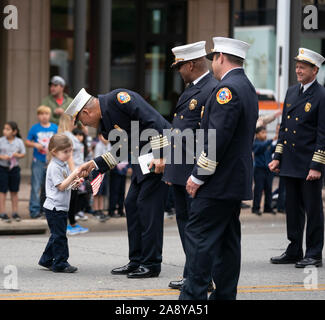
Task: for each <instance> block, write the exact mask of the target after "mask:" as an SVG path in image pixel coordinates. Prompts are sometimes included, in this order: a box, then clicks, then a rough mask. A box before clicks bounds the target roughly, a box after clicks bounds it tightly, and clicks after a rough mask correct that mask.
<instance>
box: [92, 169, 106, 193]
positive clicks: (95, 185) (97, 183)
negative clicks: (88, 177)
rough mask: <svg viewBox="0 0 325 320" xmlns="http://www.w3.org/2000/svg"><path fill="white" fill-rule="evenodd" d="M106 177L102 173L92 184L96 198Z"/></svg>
mask: <svg viewBox="0 0 325 320" xmlns="http://www.w3.org/2000/svg"><path fill="white" fill-rule="evenodd" d="M104 176H105V173H104V174H102V173H100V174H99V175H98V176H97V177H96V178H95V179H94V180H93V181H92V182H91V183H90V184H91V187H92V189H93V195H94V196H96V195H97V193H98V191H99V188H100V186H101V184H102V182H103V180H104Z"/></svg>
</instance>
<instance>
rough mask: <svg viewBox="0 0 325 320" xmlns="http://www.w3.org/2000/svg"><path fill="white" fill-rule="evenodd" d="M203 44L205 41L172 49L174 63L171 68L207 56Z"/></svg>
mask: <svg viewBox="0 0 325 320" xmlns="http://www.w3.org/2000/svg"><path fill="white" fill-rule="evenodd" d="M205 44H206V41H200V42H195V43H190V44H187V45H185V46H179V47H175V48H173V49H172V52H173V53H174V55H175V62H174V63H173V64H172V67H175V66H176V65H177V64H179V63H182V62H186V61H191V60H194V59H198V58H202V57H205V56H206V54H207V53H206V50H205Z"/></svg>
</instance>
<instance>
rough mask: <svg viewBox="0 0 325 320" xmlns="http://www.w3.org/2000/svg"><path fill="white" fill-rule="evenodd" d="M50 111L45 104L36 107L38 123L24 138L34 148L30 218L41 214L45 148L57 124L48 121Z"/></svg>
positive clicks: (44, 174)
mask: <svg viewBox="0 0 325 320" xmlns="http://www.w3.org/2000/svg"><path fill="white" fill-rule="evenodd" d="M51 112H52V111H51V109H50V108H49V107H46V106H40V107H39V108H38V109H37V118H38V121H39V123H37V124H35V125H34V126H32V127H31V129H30V130H29V133H28V136H27V140H26V146H27V147H28V148H34V152H33V163H32V177H31V187H32V188H31V194H30V201H29V212H30V216H31V218H32V219H37V218H40V217H41V216H42V204H41V199H40V191H41V187H42V185H44V184H45V176H46V155H47V148H48V144H49V142H50V139H51V138H52V136H54V135H55V134H56V133H57V131H58V126H57V125H56V124H54V123H51V122H50V117H51Z"/></svg>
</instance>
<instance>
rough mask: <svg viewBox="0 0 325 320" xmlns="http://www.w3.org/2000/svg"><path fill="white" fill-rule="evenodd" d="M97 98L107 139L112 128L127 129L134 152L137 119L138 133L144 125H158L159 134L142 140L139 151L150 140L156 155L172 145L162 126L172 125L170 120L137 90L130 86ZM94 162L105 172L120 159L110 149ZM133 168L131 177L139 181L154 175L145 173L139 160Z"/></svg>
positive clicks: (154, 126) (103, 131)
mask: <svg viewBox="0 0 325 320" xmlns="http://www.w3.org/2000/svg"><path fill="white" fill-rule="evenodd" d="M98 99H99V103H100V109H101V113H102V119H101V122H100V130H101V133H102V135H103V136H104V138H105V139H108V135H109V133H110V131H111V130H114V129H117V130H124V131H125V132H126V133H127V135H128V147H129V150H128V152H129V153H132V151H131V121H138V122H139V136H141V133H142V132H143V131H144V130H145V129H155V130H156V131H157V132H158V135H157V136H152V137H148V140H147V141H139V145H138V146H136V148H137V150H138V151H139V153H140V151H141V149H142V147H144V146H145V145H147V144H148V143H150V144H151V147H152V148H151V149H152V152H153V154H154V158H155V159H158V158H161V157H162V154H163V152H164V150H165V149H166V148H168V147H169V145H168V144H169V143H168V139H167V137H166V136H164V135H163V130H164V129H170V124H169V122H168V121H167V120H165V119H164V117H163V116H162V115H161V114H160V113H158V112H157V111H156V110H155V109H154V108H153V107H152V106H151V105H150V104H148V103H147V102H146V101H145V100H144V99H143V98H142V97H141V96H140V95H139V94H138V93H136V92H133V91H130V90H127V89H117V90H114V91H112V92H110V93H108V94H106V95H100V96H99V97H98ZM117 143H119V142H117ZM148 152H150V150H149V151H148ZM131 156H132V155H131ZM124 160H127V159H124ZM95 162H96V164H97V166H98V167H99V170H100V172H106V171H107V170H109V169H113V168H114V167H115V166H116V165H117V160H116V159H115V158H114V155H112V154H111V153H110V152H109V153H107V154H105V155H102V156H101V157H98V158H96V159H95ZM132 169H133V176H132V179H136V180H137V182H138V183H140V182H142V181H143V180H144V179H145V178H146V177H148V176H151V175H153V173H152V174H148V175H146V176H144V175H143V174H142V171H141V168H140V165H139V164H132Z"/></svg>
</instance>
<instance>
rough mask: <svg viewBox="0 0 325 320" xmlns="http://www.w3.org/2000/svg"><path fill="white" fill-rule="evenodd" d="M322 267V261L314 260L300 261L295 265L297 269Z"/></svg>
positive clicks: (305, 259)
mask: <svg viewBox="0 0 325 320" xmlns="http://www.w3.org/2000/svg"><path fill="white" fill-rule="evenodd" d="M309 266H310V267H313V266H314V267H316V268H318V267H322V266H323V261H322V259H313V258H304V259H302V260H300V261H298V262H297V263H296V265H295V267H296V268H305V267H309Z"/></svg>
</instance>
